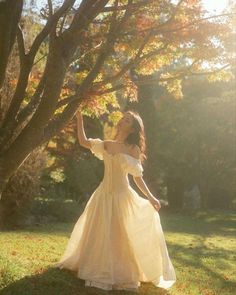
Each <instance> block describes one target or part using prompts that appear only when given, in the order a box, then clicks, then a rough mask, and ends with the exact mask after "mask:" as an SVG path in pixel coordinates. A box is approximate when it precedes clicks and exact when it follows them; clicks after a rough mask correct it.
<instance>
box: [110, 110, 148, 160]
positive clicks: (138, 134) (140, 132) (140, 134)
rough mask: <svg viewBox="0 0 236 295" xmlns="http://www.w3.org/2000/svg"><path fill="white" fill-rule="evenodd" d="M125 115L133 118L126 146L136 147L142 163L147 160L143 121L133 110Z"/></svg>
mask: <svg viewBox="0 0 236 295" xmlns="http://www.w3.org/2000/svg"><path fill="white" fill-rule="evenodd" d="M125 113H129V114H130V115H132V117H133V125H132V127H133V129H134V131H133V132H131V133H130V134H129V135H128V136H127V137H126V139H125V143H126V144H130V145H135V144H136V145H137V146H138V147H139V148H140V151H141V162H142V163H143V162H144V160H146V159H147V156H146V136H145V130H144V124H143V120H142V118H141V117H140V115H139V113H138V112H136V111H133V110H128V111H126V112H125ZM117 135H118V131H117V133H116V135H115V139H116V137H117Z"/></svg>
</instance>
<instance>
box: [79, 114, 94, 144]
mask: <svg viewBox="0 0 236 295" xmlns="http://www.w3.org/2000/svg"><path fill="white" fill-rule="evenodd" d="M76 118H77V136H78V140H79V144H80V145H81V146H83V147H85V148H88V149H90V148H91V142H90V141H89V140H88V139H87V136H86V134H85V131H84V123H83V116H82V114H81V112H80V111H77V113H76Z"/></svg>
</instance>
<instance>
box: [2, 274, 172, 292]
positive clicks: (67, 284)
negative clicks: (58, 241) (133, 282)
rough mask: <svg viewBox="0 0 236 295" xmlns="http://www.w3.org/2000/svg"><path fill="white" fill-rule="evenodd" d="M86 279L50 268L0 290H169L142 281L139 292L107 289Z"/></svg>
mask: <svg viewBox="0 0 236 295" xmlns="http://www.w3.org/2000/svg"><path fill="white" fill-rule="evenodd" d="M84 283H85V281H84V280H82V279H79V278H78V277H76V274H75V272H72V271H70V270H66V269H62V270H61V269H58V268H49V269H47V270H46V271H44V272H42V273H40V274H34V275H31V276H25V277H24V278H22V279H20V280H18V281H15V282H12V283H11V284H9V285H8V286H7V287H5V288H4V289H2V290H1V291H0V294H1V295H85V294H86V295H87V294H89V295H90V294H91V295H104V294H114V295H134V294H143V295H144V294H145V295H168V294H169V293H168V291H167V290H164V289H161V288H157V287H155V286H154V285H153V284H152V283H142V284H141V286H140V287H139V292H138V293H136V292H132V291H125V290H112V291H106V290H102V289H99V288H95V287H88V286H86V287H85V286H84Z"/></svg>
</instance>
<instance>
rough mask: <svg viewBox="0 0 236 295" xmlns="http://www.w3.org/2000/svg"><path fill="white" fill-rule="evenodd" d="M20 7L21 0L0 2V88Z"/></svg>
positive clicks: (21, 4)
mask: <svg viewBox="0 0 236 295" xmlns="http://www.w3.org/2000/svg"><path fill="white" fill-rule="evenodd" d="M22 9H23V0H18V1H15V0H6V1H1V2H0V88H1V87H2V85H3V81H4V79H5V72H6V67H7V62H8V58H9V55H10V53H11V49H12V46H13V44H14V42H15V39H16V32H17V26H18V22H19V20H20V17H21V13H22Z"/></svg>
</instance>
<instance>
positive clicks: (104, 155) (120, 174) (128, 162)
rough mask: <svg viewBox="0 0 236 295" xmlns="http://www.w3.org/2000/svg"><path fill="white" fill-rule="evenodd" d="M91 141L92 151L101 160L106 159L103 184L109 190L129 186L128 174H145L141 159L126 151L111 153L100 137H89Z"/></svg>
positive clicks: (136, 175) (117, 189)
mask: <svg viewBox="0 0 236 295" xmlns="http://www.w3.org/2000/svg"><path fill="white" fill-rule="evenodd" d="M89 141H90V142H91V152H92V153H93V154H94V155H95V156H96V157H97V158H98V159H100V160H103V161H104V177H103V181H102V183H103V184H106V187H107V189H108V191H109V192H112V191H113V192H114V191H116V192H118V191H119V190H120V189H122V190H123V189H124V187H126V188H128V186H129V179H128V174H131V175H133V176H134V177H138V176H140V177H141V176H142V175H143V167H142V164H141V161H140V160H139V159H136V158H134V157H133V156H131V155H128V154H126V153H122V152H120V153H116V154H110V153H109V152H108V151H107V150H106V149H105V148H104V141H103V140H101V139H100V138H89Z"/></svg>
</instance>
